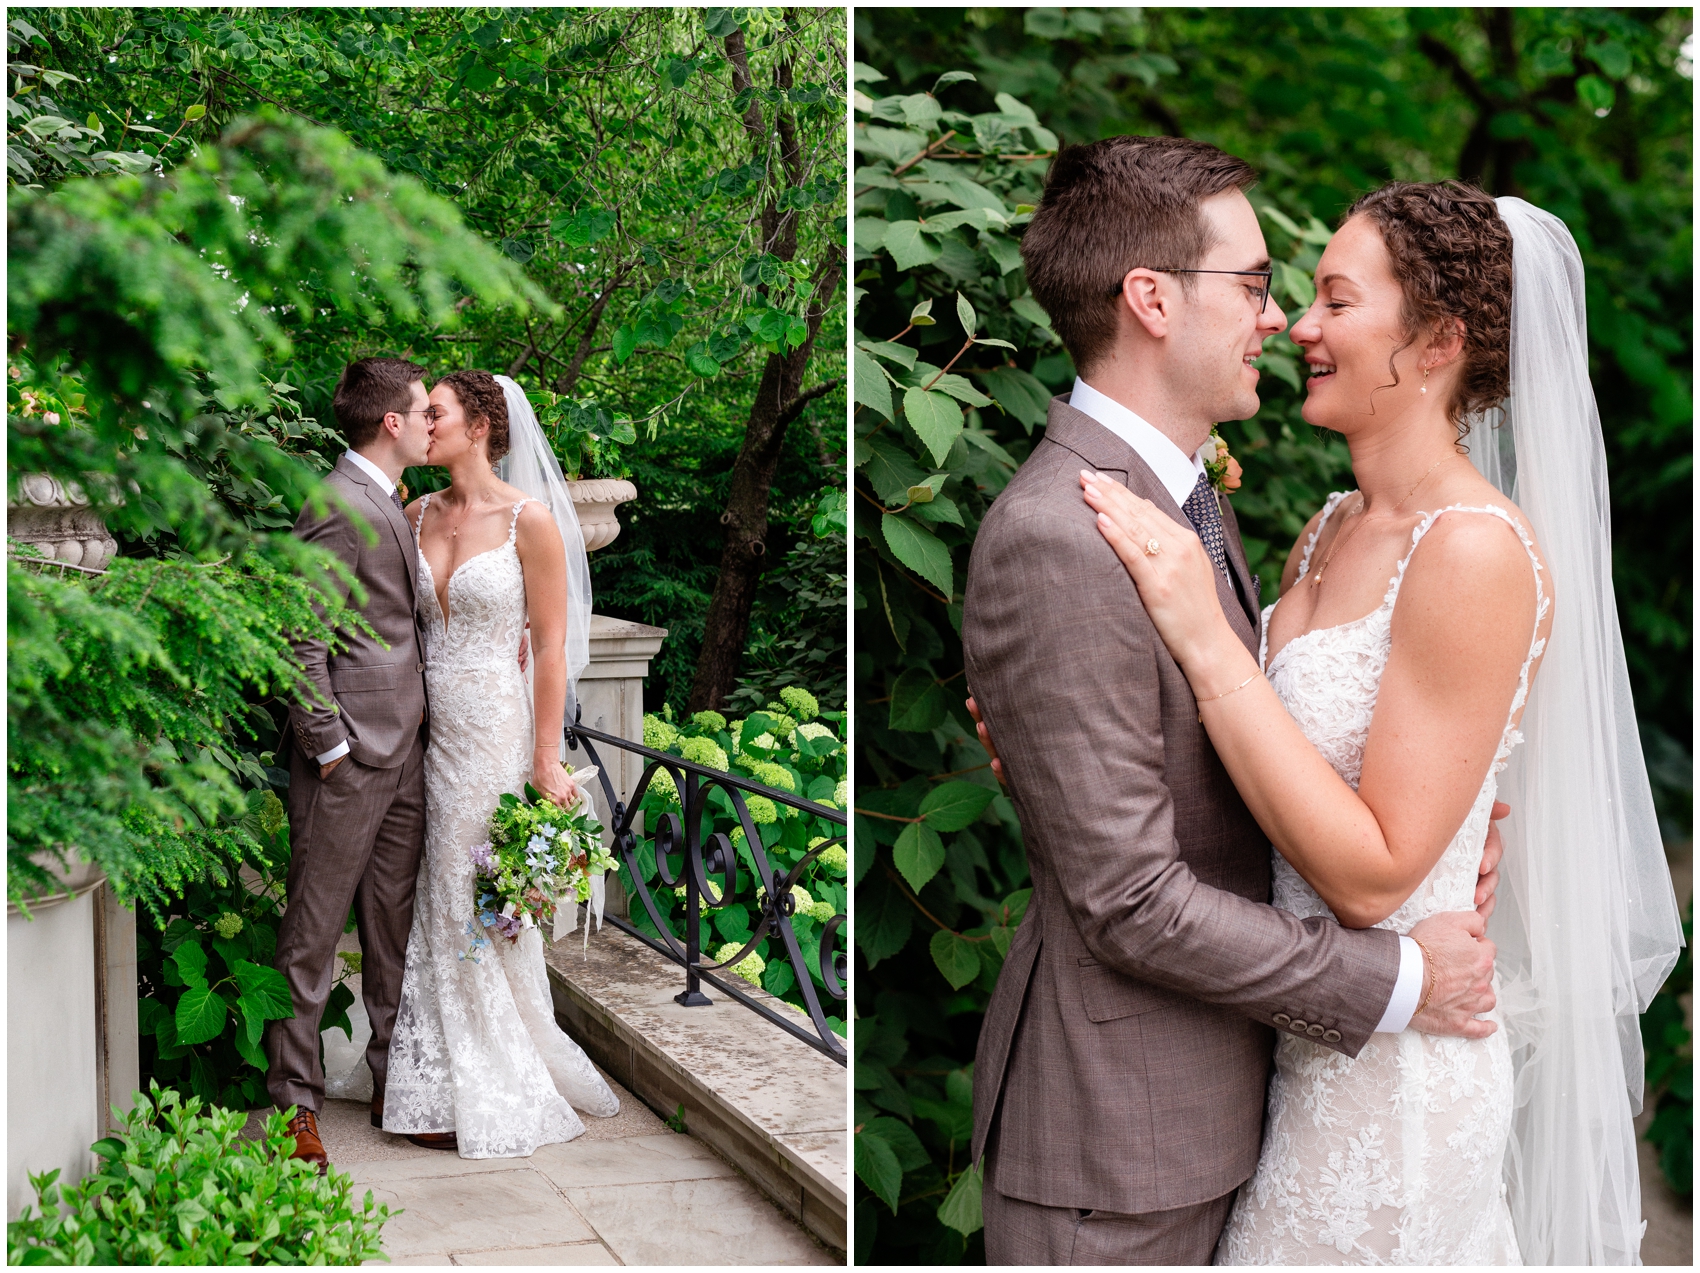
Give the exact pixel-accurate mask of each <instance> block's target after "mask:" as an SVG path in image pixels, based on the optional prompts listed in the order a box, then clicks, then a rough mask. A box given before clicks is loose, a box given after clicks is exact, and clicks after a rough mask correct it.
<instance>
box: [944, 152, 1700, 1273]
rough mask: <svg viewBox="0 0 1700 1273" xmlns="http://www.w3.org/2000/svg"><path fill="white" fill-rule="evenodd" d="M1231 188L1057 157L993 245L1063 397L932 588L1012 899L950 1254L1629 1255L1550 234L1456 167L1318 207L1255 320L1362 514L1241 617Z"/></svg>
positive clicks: (1239, 263) (1256, 250)
mask: <svg viewBox="0 0 1700 1273" xmlns="http://www.w3.org/2000/svg"><path fill="white" fill-rule="evenodd" d="M1254 180H1255V174H1254V173H1253V172H1252V170H1251V169H1250V168H1249V167H1248V166H1247V165H1246V164H1245V163H1243V162H1242V161H1240V160H1238V159H1236V158H1234V157H1232V156H1229V155H1226V154H1223V153H1222V152H1221V151H1219V150H1216V149H1215V148H1213V147H1211V146H1208V145H1205V144H1203V143H1200V142H1194V141H1187V140H1182V139H1174V138H1147V137H1115V138H1110V139H1107V140H1104V141H1100V142H1097V143H1094V144H1092V145H1088V146H1082V147H1076V148H1070V149H1065V150H1064V151H1063V152H1062V153H1061V154H1060V155H1059V156H1058V158H1057V159H1056V161H1055V163H1054V164H1053V167H1052V170H1051V172H1050V175H1049V178H1048V180H1047V185H1046V189H1045V193H1044V197H1043V201H1042V203H1041V205H1040V207H1039V209H1038V211H1037V212H1036V213H1035V214H1034V218H1033V222H1032V224H1031V226H1030V227H1029V229H1028V231H1027V235H1026V239H1025V241H1024V243H1023V248H1022V252H1023V256H1024V258H1025V262H1026V267H1027V277H1028V281H1029V284H1030V286H1031V287H1032V290H1033V293H1034V295H1035V297H1036V298H1037V299H1038V300H1039V302H1040V303H1041V304H1042V305H1043V306H1044V308H1045V310H1046V312H1047V313H1048V314H1050V315H1051V317H1052V321H1053V323H1054V326H1055V328H1056V330H1057V332H1058V333H1059V334H1060V335H1061V336H1062V338H1063V341H1064V343H1065V344H1066V345H1067V347H1068V349H1069V352H1070V353H1071V355H1072V356H1073V359H1074V363H1075V366H1076V368H1077V369H1078V372H1079V378H1078V379H1077V380H1076V381H1075V383H1074V389H1073V392H1072V393H1071V394H1069V395H1067V396H1066V397H1059V398H1056V399H1054V400H1053V401H1052V403H1051V406H1050V414H1049V419H1048V422H1047V427H1046V431H1045V436H1044V439H1043V441H1041V442H1040V443H1039V444H1038V445H1037V446H1036V447H1035V448H1034V451H1033V454H1032V456H1031V458H1029V460H1028V461H1027V463H1026V464H1024V465H1023V466H1022V468H1021V470H1020V471H1019V472H1018V473H1017V474H1016V475H1015V477H1014V478H1013V479H1012V480H1011V482H1010V484H1009V486H1008V487H1007V488H1006V489H1005V490H1004V492H1003V493H1002V494H1001V495H1000V496H999V497H998V499H997V501H996V502H995V503H994V504H993V506H992V508H991V509H990V511H989V512H988V514H987V516H986V518H985V520H984V522H983V524H982V526H981V529H980V532H979V534H978V537H977V538H976V541H975V545H974V551H973V557H972V561H971V563H970V566H969V574H968V585H967V595H966V599H965V603H964V613H963V624H962V638H963V647H964V652H965V660H966V665H967V674H968V684H969V687H970V689H971V692H972V693H973V695H974V701H975V707H976V710H977V712H978V713H979V714H980V715H981V717H982V719H983V724H982V726H981V734H982V737H983V738H984V739H985V740H986V741H987V745H988V748H991V746H992V744H993V743H994V742H995V748H996V750H995V752H994V756H997V757H999V758H1000V759H999V761H998V765H997V767H998V768H999V770H1000V772H1001V775H1002V777H1003V778H1004V779H1005V780H1006V781H1007V783H1008V784H1009V788H1010V792H1011V795H1012V797H1013V799H1014V802H1015V806H1016V809H1017V812H1018V813H1019V815H1020V818H1021V824H1022V830H1023V834H1024V838H1025V841H1026V847H1027V854H1028V860H1029V863H1030V866H1031V869H1032V876H1033V895H1032V899H1031V902H1030V903H1029V906H1028V909H1027V914H1026V917H1025V919H1024V920H1023V922H1022V924H1021V927H1020V928H1019V930H1018V932H1017V933H1016V935H1015V938H1014V940H1013V942H1012V944H1011V947H1010V950H1009V953H1008V958H1007V960H1006V962H1005V964H1004V966H1003V971H1002V973H1001V975H1000V977H999V980H998V985H997V989H996V991H995V993H994V994H993V996H992V1000H991V1003H990V1005H989V1007H988V1008H987V1012H986V1018H985V1023H984V1026H983V1028H982V1031H981V1035H980V1043H979V1051H978V1056H977V1058H976V1064H975V1093H974V1097H975V1099H974V1107H975V1128H974V1154H975V1156H976V1159H980V1158H981V1157H982V1156H983V1162H984V1171H985V1175H984V1210H985V1223H986V1253H987V1258H988V1262H990V1263H994V1264H997V1263H1008V1264H1063V1263H1079V1264H1089V1263H1138V1264H1206V1263H1210V1262H1212V1261H1214V1262H1216V1263H1222V1264H1430V1265H1440V1264H1449V1265H1457V1264H1517V1263H1523V1262H1530V1263H1543V1264H1549V1263H1550V1264H1584V1263H1596V1264H1629V1263H1638V1262H1639V1260H1638V1248H1639V1243H1640V1236H1641V1232H1642V1229H1643V1222H1642V1220H1641V1213H1640V1191H1639V1184H1638V1178H1637V1170H1636V1151H1635V1143H1634V1131H1633V1128H1632V1124H1631V1119H1632V1117H1633V1115H1634V1113H1635V1112H1636V1110H1637V1109H1638V1108H1639V1103H1640V1096H1641V1079H1642V1073H1641V1053H1640V1035H1639V1031H1638V1028H1637V1026H1638V1023H1637V1021H1636V1015H1637V1014H1638V1013H1639V1012H1640V1011H1641V1010H1642V1009H1644V1008H1645V1006H1646V1003H1647V1000H1648V999H1649V998H1650V997H1651V995H1652V994H1653V992H1654V991H1655V990H1656V989H1657V988H1658V986H1659V984H1660V982H1662V981H1663V979H1664V977H1665V975H1666V974H1667V973H1668V972H1669V970H1670V968H1671V966H1672V964H1673V963H1674V960H1675V957H1676V954H1677V949H1678V947H1679V946H1680V944H1681V940H1682V938H1681V931H1680V927H1679V924H1678V921H1677V916H1676V909H1675V899H1674V896H1673V894H1672V890H1671V886H1670V882H1669V876H1668V873H1667V868H1666V866H1665V861H1664V856H1663V853H1662V850H1661V845H1660V840H1659V835H1658V829H1657V824H1656V821H1655V819H1654V816H1653V810H1652V803H1651V797H1650V794H1649V791H1648V786H1647V779H1646V773H1645V768H1644V765H1643V762H1642V759H1641V754H1640V749H1639V745H1638V742H1637V739H1636V734H1635V727H1634V716H1633V708H1632V705H1631V703H1630V699H1629V692H1628V681H1627V676H1626V672H1625V665H1624V659H1623V649H1622V641H1621V637H1620V635H1619V632H1618V626H1617V617H1616V609H1615V605H1614V601H1613V596H1612V591H1611V554H1610V538H1609V524H1608V521H1607V518H1608V516H1609V504H1608V501H1607V493H1606V480H1605V457H1604V451H1603V446H1602V441H1601V435H1600V427H1599V419H1598V414H1597V411H1596V408H1595V403H1594V396H1593V391H1592V387H1591V386H1590V384H1589V381H1588V376H1587V341H1586V319H1585V307H1584V288H1583V277H1582V263H1581V259H1580V256H1579V255H1578V253H1577V249H1576V246H1575V244H1574V242H1573V241H1572V239H1571V237H1570V234H1569V232H1568V231H1567V230H1566V229H1565V227H1564V225H1563V223H1562V222H1560V221H1559V220H1558V219H1557V218H1555V217H1553V216H1551V215H1550V214H1548V213H1546V212H1543V211H1542V210H1540V209H1538V208H1535V207H1533V206H1531V205H1529V204H1528V203H1525V202H1524V201H1522V200H1520V199H1515V198H1502V199H1499V200H1494V199H1491V198H1489V197H1488V196H1487V195H1485V194H1482V193H1481V192H1480V191H1477V190H1473V189H1470V188H1468V187H1465V186H1461V185H1459V184H1457V183H1452V182H1448V183H1441V184H1413V183H1404V182H1395V183H1393V184H1391V185H1388V186H1386V187H1384V188H1382V189H1380V190H1377V191H1375V192H1373V193H1370V194H1367V195H1365V196H1364V197H1363V198H1361V199H1359V200H1358V201H1357V203H1356V204H1354V205H1353V206H1352V208H1351V209H1350V210H1349V211H1348V213H1347V215H1346V217H1345V218H1344V220H1343V222H1342V224H1341V227H1340V229H1339V231H1338V232H1337V233H1336V234H1335V235H1334V237H1333V239H1332V241H1331V242H1330V243H1329V245H1328V247H1327V249H1326V250H1325V251H1324V253H1323V254H1322V258H1321V261H1320V263H1319V264H1318V266H1317V270H1316V284H1317V293H1316V299H1315V302H1314V303H1313V304H1312V305H1311V306H1310V307H1309V308H1308V309H1307V310H1306V311H1305V313H1304V315H1303V316H1302V317H1301V318H1299V319H1298V320H1297V321H1296V322H1295V323H1294V324H1293V327H1292V330H1291V332H1290V337H1291V339H1292V340H1293V341H1294V342H1296V343H1297V344H1298V345H1299V346H1300V348H1301V349H1302V351H1303V354H1304V360H1305V362H1306V364H1307V365H1308V367H1309V370H1310V373H1311V375H1310V379H1309V382H1308V384H1307V386H1306V400H1305V404H1304V418H1305V419H1306V420H1307V421H1309V422H1310V423H1311V424H1313V425H1315V426H1317V427H1319V428H1325V429H1329V430H1332V431H1334V432H1336V433H1338V434H1340V435H1341V436H1342V437H1344V439H1345V441H1346V443H1347V446H1348V447H1349V448H1350V451H1351V457H1352V467H1353V472H1354V477H1355V480H1356V484H1357V488H1356V489H1355V490H1353V491H1350V492H1346V493H1342V494H1336V495H1333V496H1331V497H1330V498H1329V500H1328V501H1327V503H1326V505H1325V506H1324V507H1323V508H1322V510H1321V511H1320V512H1318V513H1317V514H1316V516H1315V517H1314V518H1312V519H1311V522H1310V524H1309V525H1307V526H1306V527H1305V528H1304V532H1303V534H1302V535H1301V536H1300V537H1299V540H1298V542H1297V543H1296V544H1295V545H1294V546H1293V550H1292V552H1291V554H1290V555H1289V556H1288V558H1287V562H1286V567H1285V570H1284V571H1283V575H1282V580H1281V598H1280V601H1279V602H1278V603H1277V604H1275V605H1273V606H1269V607H1264V606H1262V604H1261V589H1260V586H1259V582H1258V580H1257V579H1256V578H1255V577H1254V576H1253V575H1252V574H1251V573H1250V571H1249V570H1248V568H1247V562H1246V557H1245V553H1244V550H1243V548H1242V546H1241V544H1240V539H1239V533H1238V530H1237V527H1236V524H1235V521H1234V514H1233V511H1232V508H1231V505H1230V503H1229V501H1228V499H1227V498H1226V497H1225V493H1224V492H1223V491H1222V490H1220V489H1219V488H1218V487H1217V486H1216V483H1215V482H1214V481H1213V480H1212V476H1211V473H1212V470H1217V471H1220V470H1223V469H1226V468H1227V467H1228V466H1227V465H1225V464H1220V463H1217V462H1216V461H1217V453H1216V447H1215V443H1214V442H1213V441H1212V440H1211V439H1210V434H1211V430H1212V428H1213V426H1214V425H1215V424H1216V422H1218V421H1221V420H1239V419H1246V418H1248V417H1250V416H1252V415H1253V414H1254V413H1255V412H1256V411H1257V409H1258V405H1259V403H1258V398H1257V393H1256V387H1257V382H1258V372H1257V370H1256V369H1255V367H1254V366H1253V365H1252V364H1253V362H1254V360H1255V359H1256V358H1257V357H1258V356H1259V354H1260V353H1261V352H1262V346H1263V342H1264V340H1265V339H1267V338H1269V337H1271V336H1274V335H1276V334H1278V333H1280V332H1282V331H1283V330H1284V329H1285V328H1286V327H1287V318H1286V316H1285V315H1284V314H1283V313H1282V312H1281V311H1280V309H1279V308H1278V307H1276V306H1275V305H1274V303H1273V302H1272V300H1271V299H1270V297H1269V279H1270V275H1269V270H1270V263H1269V254H1268V250H1267V248H1266V246H1265V244H1264V240H1263V235H1262V232H1261V230H1260V229H1259V226H1258V220H1257V215H1256V213H1255V211H1254V210H1253V208H1252V206H1251V204H1250V203H1249V202H1248V200H1247V198H1246V195H1245V191H1246V190H1247V189H1249V188H1250V186H1251V185H1252V184H1253V182H1254ZM1223 485H1226V483H1223ZM1501 796H1503V797H1504V800H1505V803H1504V804H1498V803H1497V800H1498V798H1499V797H1501ZM1496 805H1497V807H1496ZM1507 809H1509V813H1508V815H1507ZM1496 817H1504V818H1505V821H1504V830H1503V845H1504V854H1503V858H1501V856H1500V849H1501V844H1500V832H1499V831H1498V830H1497V829H1492V830H1490V827H1492V826H1493V824H1492V822H1491V820H1492V819H1494V818H1496ZM1490 916H1491V923H1489V917H1490ZM1490 934H1491V939H1490ZM1496 957H1497V968H1496V966H1495V965H1496Z"/></svg>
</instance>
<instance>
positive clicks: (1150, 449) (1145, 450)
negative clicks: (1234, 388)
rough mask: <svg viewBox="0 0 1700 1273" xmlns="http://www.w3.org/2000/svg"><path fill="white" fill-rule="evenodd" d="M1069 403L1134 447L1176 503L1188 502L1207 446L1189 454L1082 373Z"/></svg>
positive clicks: (1177, 505)
mask: <svg viewBox="0 0 1700 1273" xmlns="http://www.w3.org/2000/svg"><path fill="white" fill-rule="evenodd" d="M1068 405H1069V406H1071V407H1073V408H1074V409H1075V410H1076V411H1081V412H1084V413H1085V414H1087V415H1089V416H1091V417H1092V418H1093V419H1094V420H1096V421H1097V422H1098V423H1099V424H1101V425H1103V426H1104V427H1105V428H1106V429H1108V430H1109V431H1110V432H1111V433H1113V434H1115V435H1116V436H1117V437H1118V438H1120V439H1121V440H1122V441H1123V442H1126V443H1127V444H1128V445H1129V446H1131V447H1132V448H1133V450H1134V453H1135V454H1136V455H1138V456H1139V458H1140V459H1142V460H1144V461H1145V463H1146V464H1147V465H1149V466H1150V468H1151V471H1152V472H1153V473H1155V474H1156V475H1157V480H1158V481H1159V482H1161V483H1162V484H1163V489H1164V490H1166V491H1168V492H1169V496H1170V498H1172V499H1173V500H1174V501H1175V506H1176V507H1177V508H1179V507H1184V506H1185V505H1186V502H1187V499H1188V498H1189V497H1190V496H1191V495H1192V491H1193V488H1194V487H1195V486H1197V485H1198V479H1199V477H1200V476H1201V475H1202V474H1203V472H1204V460H1203V459H1202V458H1201V457H1202V453H1203V449H1204V448H1200V454H1199V455H1188V454H1187V453H1186V452H1185V451H1183V450H1181V449H1180V447H1178V446H1176V445H1175V444H1174V442H1173V441H1171V440H1170V438H1169V436H1168V435H1167V434H1165V433H1163V432H1162V431H1161V430H1160V429H1158V428H1157V427H1156V426H1155V425H1153V424H1151V423H1150V422H1148V421H1146V420H1144V419H1142V418H1140V417H1139V416H1138V415H1136V414H1135V413H1134V412H1132V411H1129V410H1128V409H1127V408H1126V407H1124V406H1122V404H1121V403H1119V402H1117V401H1116V400H1115V399H1114V398H1111V397H1109V396H1107V395H1105V394H1102V393H1099V392H1098V390H1096V389H1094V388H1093V387H1092V386H1091V385H1089V384H1087V383H1086V382H1085V381H1084V380H1082V379H1081V378H1080V377H1079V376H1076V377H1075V378H1074V392H1072V393H1071V394H1069V397H1068ZM1204 446H1205V447H1208V448H1209V449H1210V450H1211V453H1212V454H1214V453H1215V447H1214V444H1212V443H1210V442H1206V443H1205V444H1204Z"/></svg>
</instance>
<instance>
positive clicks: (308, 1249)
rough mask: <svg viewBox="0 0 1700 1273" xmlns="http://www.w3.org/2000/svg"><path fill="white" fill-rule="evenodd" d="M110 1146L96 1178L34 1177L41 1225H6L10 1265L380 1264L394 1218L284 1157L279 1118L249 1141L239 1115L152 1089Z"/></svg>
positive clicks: (32, 1219) (340, 1179)
mask: <svg viewBox="0 0 1700 1273" xmlns="http://www.w3.org/2000/svg"><path fill="white" fill-rule="evenodd" d="M150 1091H151V1094H152V1099H151V1100H150V1099H149V1097H147V1096H143V1095H142V1094H141V1093H140V1092H138V1093H136V1098H135V1099H136V1104H135V1108H134V1109H132V1110H131V1111H130V1112H129V1113H128V1114H126V1115H125V1116H124V1120H123V1126H122V1129H121V1130H120V1131H119V1132H118V1134H117V1135H115V1136H112V1137H109V1138H107V1139H105V1140H101V1141H97V1142H95V1144H94V1145H93V1146H92V1148H93V1149H94V1151H95V1153H96V1154H98V1155H99V1156H100V1158H101V1159H102V1162H101V1165H100V1167H99V1169H98V1170H97V1171H94V1172H91V1173H90V1174H89V1175H87V1176H85V1177H84V1178H83V1179H82V1181H81V1182H79V1183H78V1184H75V1185H72V1186H69V1187H66V1188H61V1187H60V1186H59V1185H58V1183H57V1180H58V1177H59V1171H58V1169H57V1168H56V1169H54V1170H53V1171H50V1172H47V1173H45V1174H43V1175H32V1176H31V1177H30V1184H31V1185H32V1186H33V1187H34V1189H35V1191H36V1195H37V1201H38V1205H39V1207H40V1212H39V1214H38V1213H37V1212H36V1209H35V1208H34V1207H30V1206H26V1207H25V1208H24V1211H23V1214H22V1216H20V1217H19V1218H18V1219H17V1220H14V1221H12V1222H11V1223H10V1224H8V1225H7V1226H6V1247H7V1263H9V1264H359V1263H361V1262H363V1261H365V1260H370V1259H372V1258H374V1257H378V1256H382V1254H383V1247H382V1245H381V1243H380V1241H379V1235H380V1233H381V1232H382V1229H383V1226H384V1224H385V1223H386V1222H387V1221H389V1220H390V1219H391V1218H392V1217H393V1215H399V1214H400V1212H394V1213H392V1212H391V1211H390V1209H389V1208H388V1207H384V1206H374V1205H373V1200H372V1194H371V1192H370V1191H369V1190H368V1191H367V1193H366V1196H365V1200H364V1203H363V1205H361V1206H359V1207H356V1206H355V1204H354V1200H353V1190H354V1182H353V1181H352V1180H351V1179H350V1177H349V1176H348V1175H347V1174H346V1173H344V1172H341V1171H338V1170H337V1169H336V1168H335V1167H332V1168H330V1169H329V1170H328V1171H327V1172H326V1173H325V1175H323V1176H320V1175H319V1174H318V1173H317V1172H316V1171H315V1170H314V1168H313V1167H312V1165H311V1164H309V1163H306V1162H303V1161H301V1160H299V1159H292V1158H290V1156H289V1155H290V1153H291V1152H293V1150H294V1148H295V1140H294V1138H293V1137H292V1136H290V1135H289V1134H288V1131H287V1122H286V1118H285V1116H284V1115H282V1114H273V1115H271V1116H270V1117H269V1118H268V1119H267V1120H266V1136H265V1139H264V1140H263V1141H261V1140H250V1139H246V1138H244V1137H243V1135H242V1129H243V1126H244V1124H245V1123H246V1122H247V1117H246V1115H244V1114H242V1113H241V1112H240V1111H236V1110H226V1109H219V1108H217V1107H212V1108H209V1109H208V1110H207V1111H206V1113H204V1114H203V1113H202V1112H201V1108H202V1106H201V1101H200V1100H199V1099H197V1098H195V1097H189V1098H188V1099H187V1100H182V1099H181V1098H180V1097H179V1096H178V1095H177V1093H176V1092H173V1091H169V1090H161V1089H160V1088H159V1087H158V1086H157V1085H153V1086H152V1087H151V1088H150Z"/></svg>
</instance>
